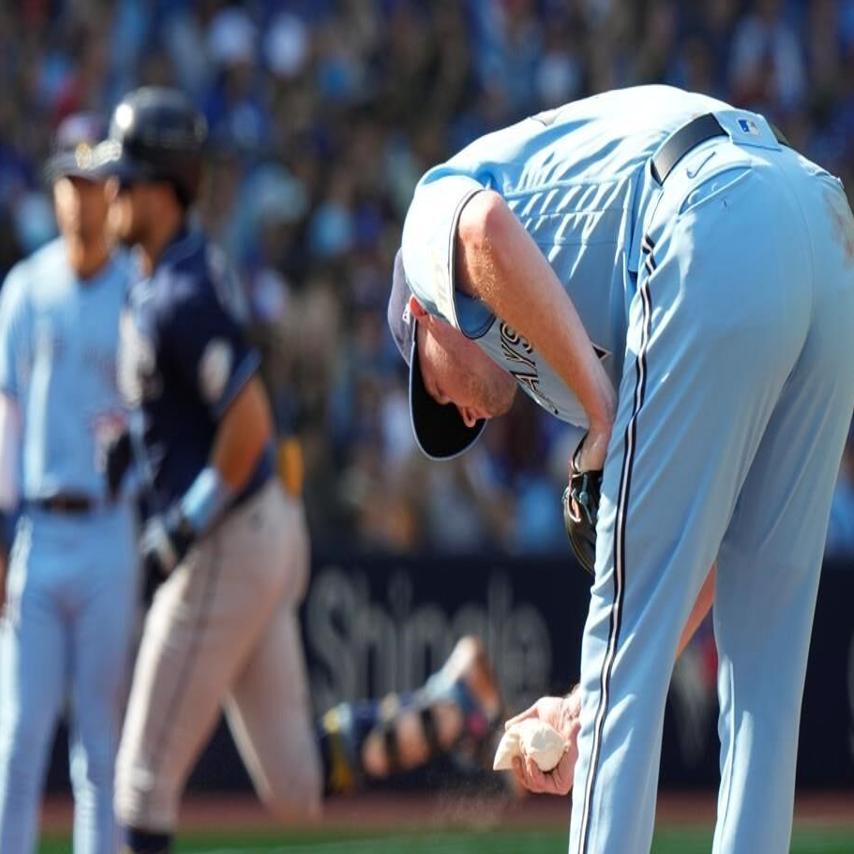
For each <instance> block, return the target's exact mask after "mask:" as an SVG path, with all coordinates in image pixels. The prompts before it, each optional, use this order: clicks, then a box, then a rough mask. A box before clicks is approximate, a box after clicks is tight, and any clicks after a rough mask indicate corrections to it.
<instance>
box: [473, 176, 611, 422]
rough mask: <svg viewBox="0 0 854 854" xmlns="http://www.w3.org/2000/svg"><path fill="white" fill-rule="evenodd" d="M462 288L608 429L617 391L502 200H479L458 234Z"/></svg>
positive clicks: (480, 196)
mask: <svg viewBox="0 0 854 854" xmlns="http://www.w3.org/2000/svg"><path fill="white" fill-rule="evenodd" d="M456 248H457V253H456V254H457V269H456V277H457V286H458V287H460V289H461V290H463V291H464V292H466V293H469V294H470V295H472V296H475V297H478V298H479V299H481V300H483V301H484V302H485V303H486V304H487V305H488V306H489V308H490V309H491V310H492V311H493V313H494V314H495V315H497V316H498V317H500V318H501V319H502V320H503V321H505V322H506V323H508V324H509V325H510V326H512V327H513V329H514V330H515V331H516V332H518V333H519V334H520V335H521V336H523V337H524V338H526V339H527V340H528V341H529V342H530V344H531V345H532V346H533V347H534V349H535V350H537V352H539V353H541V354H542V355H543V358H544V359H545V360H546V361H547V362H548V363H549V365H551V367H552V368H553V369H554V370H555V371H556V372H557V374H558V375H559V376H560V377H561V379H563V381H564V382H565V383H566V384H567V386H568V387H569V388H570V389H572V391H573V393H574V394H575V396H576V397H577V398H578V400H579V402H580V403H581V405H582V406H583V407H584V410H585V412H586V413H587V417H588V421H589V424H590V426H591V428H595V429H596V430H597V432H600V433H601V432H604V431H605V430H607V431H608V432H610V425H611V423H612V422H613V418H614V410H615V406H616V394H615V392H614V388H613V386H612V385H611V382H610V380H609V378H608V375H607V374H606V373H605V370H604V368H603V367H602V365H601V363H600V362H599V359H598V357H597V356H596V352H595V350H594V349H593V344H592V343H591V341H590V338H589V336H588V335H587V331H586V330H585V328H584V325H583V324H582V322H581V318H580V317H579V316H578V312H577V311H576V310H575V306H574V305H573V304H572V300H570V298H569V296H568V295H567V294H566V292H565V291H564V288H563V286H562V285H561V283H560V281H559V280H558V278H557V276H556V274H555V272H554V270H553V269H552V268H551V265H550V264H549V263H548V261H547V260H546V258H545V256H544V255H543V253H542V252H541V251H540V250H539V248H538V247H537V244H536V243H534V241H533V239H532V238H531V236H530V235H529V234H528V232H527V231H525V229H524V228H523V226H522V224H521V223H520V222H519V220H518V219H517V218H516V216H515V215H514V214H513V212H512V211H511V210H510V208H509V207H508V206H507V203H506V202H505V201H504V200H503V199H502V198H501V196H500V195H498V194H497V193H494V192H491V191H488V190H487V191H484V192H482V193H477V194H476V195H474V196H473V197H472V198H471V199H470V201H469V202H468V203H467V204H466V206H465V208H463V211H462V213H461V215H460V221H459V226H458V231H457V244H456Z"/></svg>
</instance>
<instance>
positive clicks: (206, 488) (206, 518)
mask: <svg viewBox="0 0 854 854" xmlns="http://www.w3.org/2000/svg"><path fill="white" fill-rule="evenodd" d="M232 498H234V491H233V490H232V489H231V487H230V486H229V485H228V484H227V483H226V482H225V481H224V480H223V478H222V475H221V474H220V473H219V470H218V469H217V468H216V466H206V467H205V468H203V469H202V470H201V471H200V472H199V474H198V476H197V477H196V479H195V480H194V481H193V483H192V484H191V485H190V488H189V489H188V490H187V491H186V492H185V493H184V497H183V498H182V499H181V502H180V508H181V515H182V516H183V517H184V519H186V520H187V522H188V523H189V525H190V528H191V529H192V530H193V533H194V534H195V535H196V536H197V537H201V536H203V535H204V534H206V533H207V532H208V531H209V530H210V529H211V528H212V527H213V526H214V524H215V523H216V522H217V521H218V520H219V518H220V517H221V516H222V514H223V513H224V512H225V511H226V510H227V509H228V506H229V504H230V503H231V500H232Z"/></svg>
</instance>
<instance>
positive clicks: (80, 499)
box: [30, 493, 97, 514]
mask: <svg viewBox="0 0 854 854" xmlns="http://www.w3.org/2000/svg"><path fill="white" fill-rule="evenodd" d="M30 504H32V505H33V506H34V507H38V508H39V510H46V511H47V512H48V513H70V514H78V513H80V514H82V513H91V512H92V511H93V510H94V509H95V507H96V506H97V505H96V502H95V501H93V500H92V499H91V498H89V496H88V495H75V494H73V493H60V494H59V495H51V496H50V497H49V498H36V499H35V500H33V501H31V502H30Z"/></svg>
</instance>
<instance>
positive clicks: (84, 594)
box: [0, 114, 136, 854]
mask: <svg viewBox="0 0 854 854" xmlns="http://www.w3.org/2000/svg"><path fill="white" fill-rule="evenodd" d="M102 129H103V127H102V124H101V123H100V121H99V120H98V119H97V118H96V117H94V116H90V115H88V114H85V115H75V116H72V117H69V118H68V119H66V120H65V122H64V123H63V124H62V125H60V127H59V129H58V131H57V150H56V152H55V154H54V156H53V157H52V158H51V160H50V161H49V163H48V169H47V172H48V177H49V179H50V182H51V185H52V190H53V198H54V206H55V210H56V216H57V222H58V224H59V230H60V234H61V236H60V238H59V239H57V240H55V241H53V242H52V243H49V244H48V245H47V246H45V247H44V248H42V249H41V250H39V251H38V252H36V253H35V254H34V255H32V256H31V257H29V258H27V259H26V260H24V261H22V262H21V263H20V264H18V265H17V266H16V267H15V268H13V270H12V271H11V272H10V273H9V275H8V277H7V279H6V282H5V283H4V285H3V290H2V296H0V411H2V414H1V415H0V419H2V423H3V427H2V428H0V480H2V484H0V486H2V489H0V493H2V503H3V509H4V510H5V511H6V512H7V513H15V512H17V511H19V512H20V515H19V518H18V522H17V527H16V530H15V534H14V541H13V544H12V549H11V557H9V558H8V565H9V570H8V579H7V578H6V563H7V553H6V552H5V550H4V554H3V555H2V558H3V559H2V573H0V591H2V596H3V597H4V598H5V614H4V616H3V619H2V621H1V622H2V626H0V851H3V852H9V854H29V852H31V851H34V850H35V847H36V836H37V822H38V810H39V804H40V800H41V789H42V785H43V779H44V773H45V764H46V760H47V757H48V756H49V751H50V747H51V744H52V741H53V734H54V730H55V727H56V724H57V720H58V718H59V716H60V714H61V713H62V711H63V707H64V704H65V703H66V701H68V702H69V706H70V713H71V714H70V720H71V726H70V771H71V782H72V786H73V789H74V800H75V818H74V850H75V852H78V854H82V852H85V853H86V854H112V852H114V851H115V850H116V846H117V838H116V829H115V821H114V819H113V802H112V789H113V765H114V761H115V750H116V743H117V740H118V730H119V723H120V711H121V704H122V698H123V693H124V691H123V689H124V687H125V677H126V673H127V671H128V668H129V665H130V661H129V645H130V636H131V629H132V626H133V614H134V603H135V593H136V584H135V578H136V559H135V548H134V543H133V536H134V532H133V523H132V515H131V511H130V506H129V503H128V502H127V501H125V500H122V499H116V500H113V499H112V498H111V497H110V496H108V495H107V494H106V488H105V486H104V473H103V471H102V470H101V462H100V461H101V459H102V456H103V450H104V448H105V447H106V444H107V443H108V442H109V441H110V440H111V438H112V436H113V435H114V434H115V433H116V432H117V430H119V429H121V427H122V421H123V420H124V414H123V412H124V410H123V407H122V404H121V402H120V399H119V395H118V390H117V386H116V348H117V342H118V319H119V312H120V309H121V307H122V305H123V302H124V298H125V294H126V290H127V286H128V282H129V277H130V268H129V265H128V262H127V258H126V256H125V255H124V254H123V253H120V254H113V253H112V251H111V247H110V245H109V243H108V240H107V238H106V236H105V235H106V231H105V220H106V210H107V206H106V200H105V198H104V187H103V182H102V181H101V180H100V177H99V175H98V173H97V172H96V171H94V169H93V168H92V147H93V145H94V144H95V143H96V142H97V141H98V137H99V136H100V134H101V131H102Z"/></svg>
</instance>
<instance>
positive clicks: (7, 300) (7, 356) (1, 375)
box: [0, 264, 27, 399]
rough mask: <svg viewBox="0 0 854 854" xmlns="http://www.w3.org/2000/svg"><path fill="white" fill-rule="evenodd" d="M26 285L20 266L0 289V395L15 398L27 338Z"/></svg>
mask: <svg viewBox="0 0 854 854" xmlns="http://www.w3.org/2000/svg"><path fill="white" fill-rule="evenodd" d="M26 286H27V277H26V272H25V268H24V266H23V265H21V264H19V265H18V266H16V267H13V268H12V270H11V271H10V272H9V274H8V275H7V276H6V280H5V281H4V282H3V288H2V290H0V392H2V393H3V394H5V395H7V396H9V397H11V398H15V399H17V398H18V397H19V394H20V388H19V383H20V378H21V370H22V367H23V366H22V364H21V352H22V348H23V347H25V346H26V336H27V301H26Z"/></svg>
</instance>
